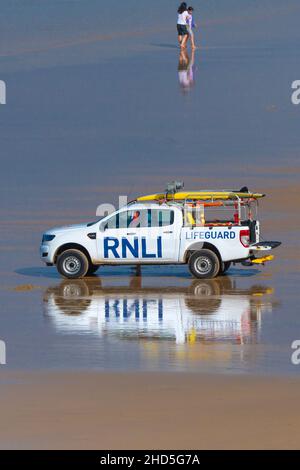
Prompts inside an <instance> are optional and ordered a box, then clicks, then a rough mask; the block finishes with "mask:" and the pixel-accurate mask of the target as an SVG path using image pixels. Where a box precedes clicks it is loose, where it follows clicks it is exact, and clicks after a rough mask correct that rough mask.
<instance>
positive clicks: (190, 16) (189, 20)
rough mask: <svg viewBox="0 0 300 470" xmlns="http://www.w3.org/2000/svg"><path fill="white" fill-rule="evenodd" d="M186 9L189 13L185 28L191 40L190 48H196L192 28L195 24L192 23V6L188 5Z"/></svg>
mask: <svg viewBox="0 0 300 470" xmlns="http://www.w3.org/2000/svg"><path fill="white" fill-rule="evenodd" d="M187 11H188V14H189V16H188V18H187V30H188V33H189V39H190V41H191V46H192V49H196V45H195V38H194V31H193V29H194V28H195V27H196V25H195V23H194V19H193V12H194V8H193V7H188V9H187Z"/></svg>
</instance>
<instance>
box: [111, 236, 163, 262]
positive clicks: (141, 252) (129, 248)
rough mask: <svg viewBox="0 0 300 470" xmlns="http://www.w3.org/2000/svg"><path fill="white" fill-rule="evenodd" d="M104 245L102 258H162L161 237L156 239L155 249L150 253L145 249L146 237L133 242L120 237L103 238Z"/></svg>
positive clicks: (136, 238)
mask: <svg viewBox="0 0 300 470" xmlns="http://www.w3.org/2000/svg"><path fill="white" fill-rule="evenodd" d="M103 243H104V258H110V257H111V256H112V257H114V258H128V255H129V256H130V257H133V258H162V240H161V237H157V239H156V247H155V248H156V249H155V250H153V251H152V252H150V251H149V250H148V248H147V240H146V237H141V238H138V237H134V239H133V241H129V240H128V239H127V238H125V237H122V239H121V240H120V239H119V238H115V237H105V238H104V240H103Z"/></svg>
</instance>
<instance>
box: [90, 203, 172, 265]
mask: <svg viewBox="0 0 300 470" xmlns="http://www.w3.org/2000/svg"><path fill="white" fill-rule="evenodd" d="M174 212H175V211H174V210H173V209H168V208H166V209H144V208H141V209H139V208H137V209H135V208H132V209H130V210H129V209H128V208H127V209H125V210H121V211H119V212H116V213H114V214H112V215H111V216H110V217H107V218H106V219H104V220H103V221H102V222H101V224H100V230H99V233H98V236H97V242H98V243H97V244H98V257H99V259H98V261H99V262H102V261H104V262H108V263H110V262H112V263H118V262H122V263H126V262H128V263H132V262H136V263H162V262H165V261H166V262H175V261H177V260H178V247H179V233H178V228H177V229H176V228H175V227H177V224H178V221H177V220H175V219H176V217H175V214H174Z"/></svg>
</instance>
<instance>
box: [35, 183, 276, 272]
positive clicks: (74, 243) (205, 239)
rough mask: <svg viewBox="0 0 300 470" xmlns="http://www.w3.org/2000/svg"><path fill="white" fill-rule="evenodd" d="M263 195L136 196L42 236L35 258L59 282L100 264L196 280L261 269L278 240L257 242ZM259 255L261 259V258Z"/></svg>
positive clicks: (174, 191)
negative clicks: (161, 269) (180, 272)
mask: <svg viewBox="0 0 300 470" xmlns="http://www.w3.org/2000/svg"><path fill="white" fill-rule="evenodd" d="M263 196H264V195H263V194H257V193H250V192H249V191H248V189H247V188H242V190H240V191H194V192H186V191H185V192H182V191H181V192H178V191H177V187H176V185H175V189H174V186H172V190H169V191H166V192H165V193H158V194H152V195H149V196H140V197H138V198H137V199H136V200H134V201H132V202H131V203H129V204H128V205H126V206H125V207H122V208H121V209H119V210H117V211H116V212H114V213H112V214H109V215H108V216H106V217H104V218H102V219H101V220H98V221H96V222H91V223H86V224H80V225H70V226H66V227H61V228H54V229H52V230H49V231H47V232H45V233H44V234H43V238H42V244H41V247H40V256H41V259H42V261H43V262H45V263H46V264H47V265H48V266H53V265H55V266H56V267H57V270H58V272H59V273H60V274H61V275H62V276H63V277H66V278H71V279H75V278H82V277H84V276H87V275H92V274H94V273H95V272H96V271H97V269H98V268H99V266H101V265H120V264H122V265H124V264H127V265H149V264H152V265H155V264H157V265H161V264H187V265H188V266H189V269H190V271H191V273H192V274H193V276H195V277H196V278H202V279H203V278H206V279H209V278H214V277H216V276H218V275H219V274H223V273H224V272H225V271H227V270H228V269H229V267H230V265H231V263H232V262H233V263H242V264H244V265H248V266H251V265H255V264H264V263H265V262H266V261H270V260H272V259H273V256H272V255H270V254H269V253H268V252H269V251H270V250H272V249H274V248H276V247H277V246H278V245H280V242H274V241H273V242H261V241H260V225H259V222H258V220H257V218H256V212H257V201H258V199H259V198H261V197H263ZM262 252H263V254H264V255H265V256H261V254H262Z"/></svg>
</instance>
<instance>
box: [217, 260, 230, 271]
mask: <svg viewBox="0 0 300 470" xmlns="http://www.w3.org/2000/svg"><path fill="white" fill-rule="evenodd" d="M230 266H231V261H224V262H222V263H220V271H219V274H225V273H226V271H228V269H229V268H230Z"/></svg>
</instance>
